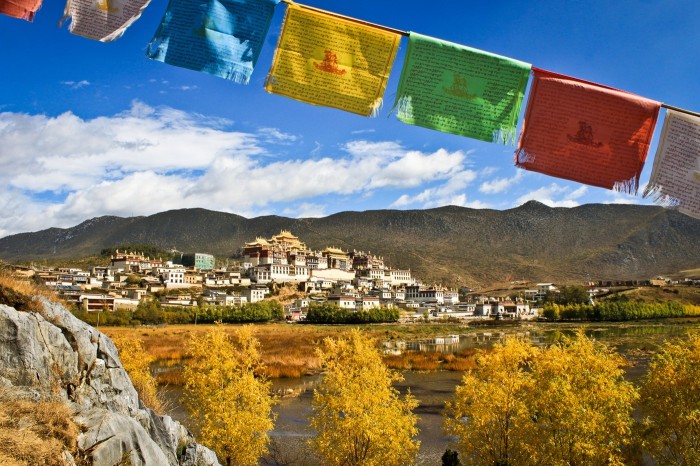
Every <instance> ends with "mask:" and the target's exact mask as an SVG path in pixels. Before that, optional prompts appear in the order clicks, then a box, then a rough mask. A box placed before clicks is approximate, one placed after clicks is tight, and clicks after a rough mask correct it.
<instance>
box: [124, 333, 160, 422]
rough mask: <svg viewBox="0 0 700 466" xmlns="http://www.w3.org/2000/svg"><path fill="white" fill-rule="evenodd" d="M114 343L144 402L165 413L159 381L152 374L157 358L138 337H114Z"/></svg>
mask: <svg viewBox="0 0 700 466" xmlns="http://www.w3.org/2000/svg"><path fill="white" fill-rule="evenodd" d="M113 341H114V345H115V346H116V347H117V349H118V350H119V360H120V361H121V362H122V366H124V369H125V370H126V372H127V374H129V378H130V379H131V383H133V384H134V388H136V391H137V392H138V394H139V397H140V398H141V401H143V404H145V405H146V406H148V407H149V408H151V409H152V410H153V411H155V412H156V413H158V414H163V403H162V402H161V400H160V398H158V382H157V381H156V379H155V377H153V375H152V374H151V368H150V367H151V363H153V361H155V358H154V357H153V356H151V355H150V354H148V353H147V352H146V350H145V349H144V348H143V343H142V342H141V340H140V339H138V338H127V337H120V338H114V339H113Z"/></svg>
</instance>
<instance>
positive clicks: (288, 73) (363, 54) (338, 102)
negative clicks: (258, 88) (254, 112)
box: [265, 4, 401, 116]
mask: <svg viewBox="0 0 700 466" xmlns="http://www.w3.org/2000/svg"><path fill="white" fill-rule="evenodd" d="M400 40H401V35H400V34H398V33H396V32H392V31H388V30H385V29H382V28H380V27H378V26H373V25H368V24H362V23H359V22H356V21H353V20H352V19H345V18H340V17H337V16H335V15H333V14H330V13H326V12H322V11H315V10H311V9H307V8H304V7H300V6H298V5H294V4H290V5H289V6H288V7H287V12H286V14H285V18H284V25H283V27H282V34H281V36H280V39H279V43H278V44H277V50H276V52H275V58H274V61H273V63H272V68H271V69H270V74H269V75H268V78H267V83H266V85H265V89H266V90H267V91H268V92H270V93H273V94H279V95H283V96H287V97H291V98H292V99H296V100H300V101H302V102H306V103H310V104H314V105H322V106H326V107H333V108H338V109H341V110H345V111H348V112H352V113H357V114H360V115H365V116H369V115H371V114H372V113H373V112H376V111H377V110H378V109H379V107H380V106H381V103H382V96H383V94H384V90H385V89H386V83H387V80H388V78H389V71H390V70H391V65H392V63H393V62H394V58H395V57H396V51H397V49H398V46H399V42H400Z"/></svg>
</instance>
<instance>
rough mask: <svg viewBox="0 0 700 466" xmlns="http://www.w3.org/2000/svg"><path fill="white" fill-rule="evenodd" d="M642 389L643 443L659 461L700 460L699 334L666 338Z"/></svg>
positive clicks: (684, 465)
mask: <svg viewBox="0 0 700 466" xmlns="http://www.w3.org/2000/svg"><path fill="white" fill-rule="evenodd" d="M641 393H642V403H641V404H642V412H643V414H644V419H643V421H642V424H641V436H642V439H641V440H642V447H643V448H644V449H645V450H646V451H647V452H648V453H649V454H650V455H651V456H652V457H653V458H654V459H655V460H656V461H658V464H660V465H669V466H670V465H681V466H690V465H698V464H700V334H697V333H696V334H691V335H690V337H689V339H688V340H687V341H682V340H675V341H670V342H667V343H666V344H665V345H664V347H663V348H662V350H661V352H660V353H659V354H658V355H656V357H655V358H654V360H653V361H652V363H651V367H650V368H649V372H648V373H647V376H646V379H645V381H644V384H643V386H642V390H641Z"/></svg>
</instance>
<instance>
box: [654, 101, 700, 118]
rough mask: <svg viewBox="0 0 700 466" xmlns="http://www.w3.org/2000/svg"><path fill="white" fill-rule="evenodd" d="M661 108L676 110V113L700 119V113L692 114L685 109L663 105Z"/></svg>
mask: <svg viewBox="0 0 700 466" xmlns="http://www.w3.org/2000/svg"><path fill="white" fill-rule="evenodd" d="M661 106H662V107H663V108H667V109H669V110H674V111H676V112H679V113H685V114H686V115H692V116H696V117H700V113H698V112H691V111H690V110H685V109H682V108H680V107H674V106H673V105H668V104H661Z"/></svg>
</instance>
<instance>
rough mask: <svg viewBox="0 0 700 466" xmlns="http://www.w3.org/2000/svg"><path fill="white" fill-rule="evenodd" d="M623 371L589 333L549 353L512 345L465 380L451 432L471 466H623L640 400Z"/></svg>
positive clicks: (452, 411) (450, 414) (450, 413)
mask: <svg viewBox="0 0 700 466" xmlns="http://www.w3.org/2000/svg"><path fill="white" fill-rule="evenodd" d="M622 364H623V359H622V358H621V357H620V356H619V355H617V354H615V353H614V352H613V351H612V350H610V349H608V348H607V347H606V346H604V345H603V344H600V343H596V342H594V341H592V340H590V339H588V338H587V337H586V336H585V335H584V334H583V332H582V331H579V332H578V333H577V335H576V337H575V338H572V339H566V338H564V339H563V340H562V342H561V343H559V344H556V345H552V346H550V347H549V348H547V349H545V350H536V349H535V348H534V347H533V346H532V345H531V344H530V343H525V342H522V341H518V340H514V339H509V340H506V341H505V343H503V344H502V345H496V346H495V348H494V349H493V351H492V352H491V353H485V354H483V355H482V356H481V357H480V358H479V359H478V366H477V368H476V369H475V370H474V371H472V372H469V373H466V374H465V376H464V379H463V381H462V385H460V386H459V387H458V388H457V390H456V397H455V401H454V402H453V403H450V404H448V406H447V410H446V413H447V418H446V421H445V427H446V431H447V433H449V434H451V435H454V436H456V437H457V447H458V449H459V451H460V455H461V456H462V457H463V458H465V459H466V461H465V462H466V463H467V464H473V465H490V466H507V465H509V466H512V465H524V466H529V465H533V466H550V465H551V466H565V465H566V466H577V465H588V464H605V465H622V464H623V451H622V450H623V447H624V445H625V444H627V443H629V442H630V441H631V427H632V422H633V421H632V417H631V413H632V406H633V403H634V402H635V401H636V399H637V398H638V394H637V391H636V389H635V388H634V387H633V386H632V384H630V383H629V382H626V381H625V380H624V379H623V377H622V374H623V370H622V368H621V366H622Z"/></svg>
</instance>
